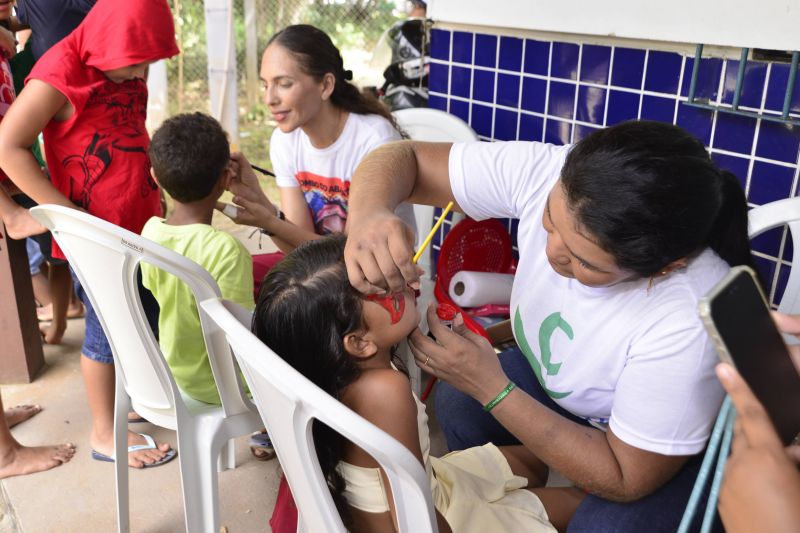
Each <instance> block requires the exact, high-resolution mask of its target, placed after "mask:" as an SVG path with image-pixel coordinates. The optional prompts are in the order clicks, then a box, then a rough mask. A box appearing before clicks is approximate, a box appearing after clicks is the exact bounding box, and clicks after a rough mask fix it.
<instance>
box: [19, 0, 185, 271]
mask: <svg viewBox="0 0 800 533" xmlns="http://www.w3.org/2000/svg"><path fill="white" fill-rule="evenodd" d="M178 53H179V50H178V47H177V45H176V43H175V28H174V26H173V22H172V13H171V12H170V10H169V6H168V5H167V2H166V0H134V1H123V2H120V1H118V0H98V2H97V3H96V4H95V6H94V7H93V8H92V9H91V11H89V14H88V15H87V16H86V18H85V19H84V20H83V22H82V23H81V25H80V26H78V27H77V28H76V29H75V31H73V32H72V33H71V34H70V35H68V36H67V37H65V38H64V39H63V40H62V41H60V42H59V43H58V44H56V45H55V46H53V48H51V49H50V50H49V51H47V53H45V54H44V55H43V56H42V57H41V59H40V60H39V61H38V62H37V63H36V66H34V68H33V70H32V71H31V73H30V75H29V76H28V80H31V79H36V80H41V81H43V82H45V83H47V84H48V85H51V86H53V87H54V88H55V89H57V90H58V91H59V92H61V93H62V94H63V95H64V96H66V98H67V100H69V102H70V103H71V104H72V106H73V108H74V109H75V112H74V113H73V114H72V116H71V117H70V118H69V119H67V120H64V121H57V120H51V121H50V122H49V123H48V124H47V126H46V127H45V128H44V132H43V134H44V143H45V151H46V156H47V167H48V170H49V171H50V178H51V180H52V181H53V184H54V185H55V186H56V188H57V189H58V190H59V191H61V192H62V193H63V194H64V195H66V196H67V197H68V198H69V199H70V200H72V201H73V202H74V203H75V204H77V205H79V206H81V207H83V208H84V209H86V210H87V211H88V212H89V213H91V214H93V215H95V216H97V217H99V218H102V219H104V220H107V221H109V222H112V223H114V224H117V225H118V226H122V227H123V228H126V229H129V230H131V231H134V232H136V233H139V232H140V231H141V229H142V227H143V226H144V224H145V222H147V220H148V219H149V218H150V217H151V216H153V215H159V214H161V207H160V201H159V193H158V187H157V185H156V184H155V182H154V181H153V180H152V178H151V177H150V159H149V158H148V157H147V148H148V146H149V144H150V137H149V136H148V135H147V130H146V129H145V118H146V114H147V85H146V84H145V82H144V81H143V80H140V79H136V80H128V81H124V82H122V83H115V82H113V81H111V80H109V79H108V78H107V77H106V75H105V74H104V73H103V71H107V70H112V69H117V68H122V67H128V66H131V65H136V64H139V63H143V62H152V61H158V60H159V59H164V58H168V57H172V56H174V55H176V54H178ZM53 255H54V256H55V257H63V255H62V254H61V250H60V249H58V247H57V246H55V243H54V248H53Z"/></svg>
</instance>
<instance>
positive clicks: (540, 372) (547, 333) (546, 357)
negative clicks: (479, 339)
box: [514, 306, 573, 400]
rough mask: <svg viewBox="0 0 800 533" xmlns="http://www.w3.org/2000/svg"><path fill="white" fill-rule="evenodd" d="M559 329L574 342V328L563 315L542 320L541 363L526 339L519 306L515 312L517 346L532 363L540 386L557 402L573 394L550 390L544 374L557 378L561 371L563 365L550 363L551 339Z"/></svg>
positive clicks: (540, 329) (540, 330) (555, 314)
mask: <svg viewBox="0 0 800 533" xmlns="http://www.w3.org/2000/svg"><path fill="white" fill-rule="evenodd" d="M557 329H560V330H561V331H563V332H564V333H565V334H566V335H567V337H568V338H569V339H570V340H572V336H573V335H572V326H570V325H569V323H568V322H567V321H566V320H564V319H563V318H561V313H558V312H556V313H553V314H551V315H549V316H548V317H547V318H545V319H544V320H542V324H541V325H540V326H539V350H540V351H541V353H542V358H541V362H540V361H539V359H538V358H537V357H536V354H535V353H533V350H532V349H531V345H530V344H529V343H528V339H527V338H525V328H524V327H523V325H522V315H520V312H519V306H517V310H516V311H515V312H514V331H515V332H516V334H517V344H518V345H519V348H520V350H522V353H523V354H525V358H526V359H527V360H528V362H529V363H530V365H531V368H533V373H534V374H536V379H538V380H539V384H540V385H541V386H542V388H543V389H544V391H545V392H546V393H547V395H548V396H550V397H551V398H553V399H555V400H558V399H559V398H566V397H567V396H569V395H570V394H572V391H568V392H558V391H553V390H550V389H548V388H547V386H546V385H545V383H544V373H546V374H547V375H548V376H555V375H556V374H558V371H559V370H561V363H552V362H551V361H550V358H551V356H552V352H551V350H550V339H551V337H552V336H553V333H555V331H556V330H557Z"/></svg>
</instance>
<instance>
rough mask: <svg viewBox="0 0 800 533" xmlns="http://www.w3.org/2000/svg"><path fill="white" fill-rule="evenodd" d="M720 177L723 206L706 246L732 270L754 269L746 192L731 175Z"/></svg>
mask: <svg viewBox="0 0 800 533" xmlns="http://www.w3.org/2000/svg"><path fill="white" fill-rule="evenodd" d="M719 175H720V178H719V179H720V181H721V187H720V195H721V198H722V202H721V205H720V208H719V211H718V212H717V217H716V220H715V221H714V225H713V226H712V228H711V231H710V233H709V235H708V239H707V242H706V244H707V245H708V246H709V247H710V248H711V249H712V250H714V251H715V252H716V253H717V255H719V256H720V257H721V258H722V259H724V260H725V261H726V262H727V263H728V264H729V265H731V266H737V265H747V266H750V267H753V266H754V265H753V258H752V255H751V254H750V239H749V237H748V234H747V200H746V198H745V195H744V190H742V186H741V185H740V184H739V180H738V179H737V178H736V176H735V175H733V174H732V173H731V172H728V171H727V170H720V171H719Z"/></svg>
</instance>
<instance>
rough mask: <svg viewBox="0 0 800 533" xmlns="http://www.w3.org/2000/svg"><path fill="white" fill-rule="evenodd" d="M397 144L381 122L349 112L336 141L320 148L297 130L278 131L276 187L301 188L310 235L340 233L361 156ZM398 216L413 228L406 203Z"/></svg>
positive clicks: (272, 151) (272, 150) (273, 154)
mask: <svg viewBox="0 0 800 533" xmlns="http://www.w3.org/2000/svg"><path fill="white" fill-rule="evenodd" d="M400 139H401V137H400V134H399V133H398V132H397V130H395V129H394V128H393V127H392V124H391V123H390V122H389V121H388V120H386V119H385V118H383V117H381V116H379V115H358V114H356V113H350V114H349V116H348V118H347V122H346V123H345V126H344V129H343V130H342V133H341V134H340V135H339V138H338V139H336V141H335V142H334V143H333V144H331V145H330V146H328V147H326V148H322V149H320V148H315V147H314V146H313V145H312V144H311V141H310V140H309V138H308V135H306V134H305V133H304V132H303V130H302V129H300V128H297V129H296V130H294V131H292V132H289V133H283V132H282V131H280V130H279V129H276V130H275V131H274V132H273V133H272V139H271V140H270V145H269V156H270V159H271V160H272V168H273V170H274V172H275V175H276V183H277V184H278V187H300V189H301V190H302V192H303V196H304V197H305V200H306V203H307V204H308V207H309V210H310V212H311V219H312V221H313V222H314V231H316V233H318V234H319V235H327V234H329V233H342V232H343V231H344V226H345V223H346V221H347V202H348V198H349V197H350V179H351V178H352V177H353V173H354V172H355V170H356V167H357V166H358V164H359V163H360V162H361V160H362V159H363V158H364V156H365V155H367V154H368V153H369V152H371V151H372V150H374V149H375V148H377V147H378V146H380V145H382V144H386V143H388V142H392V141H399V140H400ZM396 212H397V214H398V216H400V217H401V218H402V219H403V220H404V221H405V222H406V223H407V224H409V226H410V227H411V228H412V229H415V228H416V224H415V222H414V213H413V210H412V207H411V205H410V204H405V203H404V204H401V205H400V206H399V207H398V208H397V211H396ZM415 231H416V230H415Z"/></svg>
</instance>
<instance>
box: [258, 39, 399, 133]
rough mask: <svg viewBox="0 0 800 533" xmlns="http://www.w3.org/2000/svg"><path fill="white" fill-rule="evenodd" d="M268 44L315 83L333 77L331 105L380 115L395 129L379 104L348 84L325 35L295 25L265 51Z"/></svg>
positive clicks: (335, 50) (349, 74)
mask: <svg viewBox="0 0 800 533" xmlns="http://www.w3.org/2000/svg"><path fill="white" fill-rule="evenodd" d="M272 44H278V45H280V46H282V47H283V48H285V49H286V50H288V51H289V53H291V54H292V55H293V56H294V57H295V58H296V59H297V62H298V63H299V64H300V68H301V69H302V70H303V72H305V73H306V74H308V75H309V76H311V77H313V78H314V79H315V80H317V81H322V78H323V77H324V76H325V74H328V73H330V74H333V77H334V79H335V80H336V83H335V84H334V88H333V93H332V94H331V102H332V103H333V105H335V106H336V107H339V108H341V109H344V110H345V111H349V112H351V113H356V114H358V115H380V116H382V117H383V118H385V119H386V120H388V121H389V122H391V123H392V126H395V127H396V124H395V121H394V118H393V117H392V114H391V113H390V112H389V110H388V109H387V108H386V107H385V106H384V105H383V104H382V103H380V102H379V101H378V100H376V99H374V98H369V97H367V96H364V95H363V94H362V93H361V91H359V90H358V87H356V86H355V85H353V84H352V83H350V82H349V80H350V79H352V76H353V73H352V72H350V71H349V70H345V69H344V60H342V55H341V54H340V53H339V49H338V48H336V46H335V45H334V44H333V41H331V38H330V37H328V34H327V33H325V32H324V31H322V30H320V29H319V28H316V27H314V26H311V25H310V24H295V25H293V26H287V27H286V28H284V29H282V30H281V31H279V32H278V33H276V34H275V35H273V36H272V38H271V39H270V40H269V42H268V43H267V47H269V46H271V45H272Z"/></svg>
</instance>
